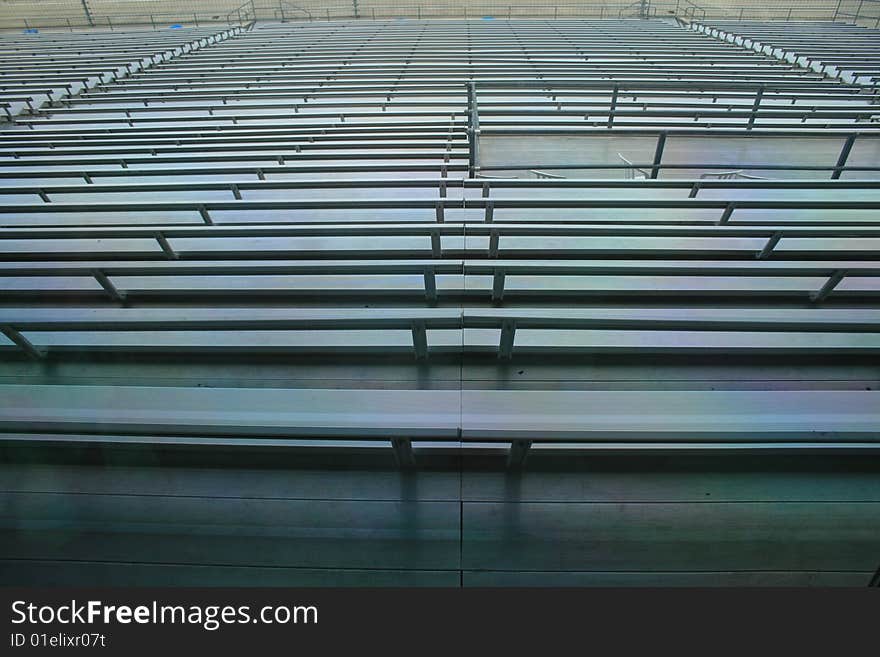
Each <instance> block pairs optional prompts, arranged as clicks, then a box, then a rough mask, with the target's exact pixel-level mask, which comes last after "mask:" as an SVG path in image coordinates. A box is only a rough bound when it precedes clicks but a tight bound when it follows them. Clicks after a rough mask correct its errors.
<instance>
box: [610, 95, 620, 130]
mask: <svg viewBox="0 0 880 657" xmlns="http://www.w3.org/2000/svg"><path fill="white" fill-rule="evenodd" d="M619 93H620V85H619V84H615V85H614V90H613V91H612V92H611V104H610V105H609V107H608V127H609V128H611V127H612V126H613V125H614V110H615V109H616V108H617V95H618V94H619Z"/></svg>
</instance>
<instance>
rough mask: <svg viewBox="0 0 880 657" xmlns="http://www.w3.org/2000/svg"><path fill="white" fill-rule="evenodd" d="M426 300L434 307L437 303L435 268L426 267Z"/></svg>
mask: <svg viewBox="0 0 880 657" xmlns="http://www.w3.org/2000/svg"><path fill="white" fill-rule="evenodd" d="M425 300H426V301H427V302H428V303H429V304H430V305H432V306H433V305H435V304H436V303H437V276H436V275H435V273H434V268H433V267H425Z"/></svg>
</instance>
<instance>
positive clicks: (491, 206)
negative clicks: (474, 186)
mask: <svg viewBox="0 0 880 657" xmlns="http://www.w3.org/2000/svg"><path fill="white" fill-rule="evenodd" d="M494 218H495V202H494V201H486V216H485V221H486V223H487V224H490V223H492V220H493V219H494Z"/></svg>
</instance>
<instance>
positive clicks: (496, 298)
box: [492, 267, 505, 303]
mask: <svg viewBox="0 0 880 657" xmlns="http://www.w3.org/2000/svg"><path fill="white" fill-rule="evenodd" d="M504 278H505V271H504V268H503V267H496V268H495V274H494V275H493V276H492V303H501V301H502V299H504Z"/></svg>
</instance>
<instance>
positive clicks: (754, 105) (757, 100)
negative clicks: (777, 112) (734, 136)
mask: <svg viewBox="0 0 880 657" xmlns="http://www.w3.org/2000/svg"><path fill="white" fill-rule="evenodd" d="M763 95H764V85H763V84H762V85H761V86H760V87H758V91H757V93H756V94H755V102H754V103H752V111H751V114H749V122H748V124H747V125H746V130H751V129H752V128H753V127H754V125H755V118H756V117H757V115H758V107H760V106H761V97H762V96H763Z"/></svg>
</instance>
